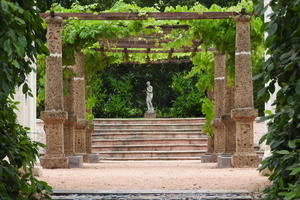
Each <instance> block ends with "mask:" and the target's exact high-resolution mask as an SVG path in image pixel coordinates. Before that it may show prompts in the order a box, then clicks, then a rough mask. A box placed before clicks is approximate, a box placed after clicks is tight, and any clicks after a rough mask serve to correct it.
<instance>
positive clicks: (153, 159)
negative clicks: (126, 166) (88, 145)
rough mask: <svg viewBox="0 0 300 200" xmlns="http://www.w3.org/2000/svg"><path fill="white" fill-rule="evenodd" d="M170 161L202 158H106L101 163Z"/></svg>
mask: <svg viewBox="0 0 300 200" xmlns="http://www.w3.org/2000/svg"><path fill="white" fill-rule="evenodd" d="M156 160H161V161H164V160H165V161H169V160H195V161H201V156H197V157H186V156H185V157H130V158H105V159H99V162H101V161H103V162H105V161H110V162H113V161H156Z"/></svg>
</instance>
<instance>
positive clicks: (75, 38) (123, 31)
mask: <svg viewBox="0 0 300 200" xmlns="http://www.w3.org/2000/svg"><path fill="white" fill-rule="evenodd" d="M95 8H96V4H92V5H88V6H80V5H78V4H76V3H75V4H73V5H72V6H71V8H70V9H66V8H63V7H62V6H60V5H59V4H54V5H53V7H52V10H53V11H55V12H56V13H59V12H94V9H95ZM242 8H245V9H246V12H247V13H252V12H253V2H252V1H250V0H242V1H241V2H240V3H238V4H237V5H236V6H232V7H228V8H222V7H220V6H218V5H212V6H211V7H210V8H206V7H205V6H203V5H201V4H199V3H196V4H195V5H194V6H192V7H187V6H176V7H165V8H164V12H199V13H202V12H217V11H220V12H222V11H235V12H240V11H241V9H242ZM159 11H160V8H159V7H157V6H156V7H155V8H153V7H144V8H141V7H139V6H137V5H136V4H126V3H124V2H123V1H118V2H116V3H115V4H114V6H113V7H112V8H111V9H109V10H106V11H104V12H138V13H139V14H140V15H146V13H147V12H159ZM161 25H188V26H189V27H190V29H188V30H185V31H183V30H173V31H172V32H171V33H170V34H167V35H165V36H164V38H161V39H172V41H173V42H170V43H166V44H164V45H163V47H164V49H170V48H174V49H180V48H182V47H183V46H189V47H192V45H193V40H203V43H202V44H201V46H200V47H201V48H202V49H203V53H197V54H196V56H195V57H194V58H192V61H193V64H194V67H193V68H192V70H191V72H190V73H189V74H188V75H187V76H186V77H185V78H187V79H190V78H195V77H196V78H198V82H197V84H196V87H197V88H198V89H199V90H200V91H202V92H203V93H207V92H208V91H209V90H211V89H212V86H213V70H214V69H213V56H211V55H210V54H209V53H207V52H206V49H208V48H210V47H214V48H216V49H217V50H218V51H220V52H222V53H225V54H226V55H227V56H226V57H227V69H228V70H229V72H230V73H229V77H228V79H227V80H229V81H228V84H232V80H233V77H234V76H233V74H234V70H233V69H234V58H235V56H234V52H235V22H234V20H233V19H223V20H166V21H165V20H155V19H152V18H148V19H147V20H128V21H126V20H117V21H97V20H87V21H84V20H76V19H68V20H66V24H65V25H64V27H63V47H64V48H63V63H64V64H65V65H70V64H74V52H75V51H78V50H81V51H83V52H84V53H85V55H86V61H85V68H86V72H87V73H88V76H89V77H87V80H94V79H95V78H96V77H95V76H97V74H98V73H99V72H101V71H102V70H103V69H104V68H105V67H106V66H108V65H110V64H114V63H115V64H119V63H122V62H123V61H124V59H125V58H124V55H123V53H109V52H106V53H105V56H103V54H102V55H101V53H100V52H96V51H95V50H94V48H99V42H98V41H99V40H107V41H108V40H111V39H120V38H124V37H128V36H134V37H137V38H139V35H141V34H143V35H147V34H150V33H153V32H156V33H160V32H162V30H161V28H160V27H159V26H161ZM149 26H154V27H155V28H148V27H149ZM140 39H142V38H140ZM251 39H252V55H253V57H252V58H253V64H254V69H257V68H260V66H261V62H262V58H263V55H264V46H263V22H262V19H261V18H260V17H257V16H252V19H251ZM110 45H113V44H110ZM147 56H148V57H149V58H150V60H152V61H154V60H159V59H166V58H167V57H168V54H151V53H150V54H148V55H147V54H140V53H139V54H130V55H129V59H130V61H133V62H134V61H138V62H145V61H146V59H147ZM173 57H175V58H178V59H180V58H184V57H191V53H174V54H173ZM204 63H205V64H204ZM254 71H255V70H254ZM256 71H259V70H256ZM210 101H211V100H209V99H205V100H203V102H205V104H206V109H205V112H206V113H205V114H206V115H207V116H210V118H212V117H213V110H212V109H213V106H212V105H213V104H212V102H210ZM207 123H209V122H207ZM207 126H208V130H209V129H210V128H211V127H209V126H210V124H207Z"/></svg>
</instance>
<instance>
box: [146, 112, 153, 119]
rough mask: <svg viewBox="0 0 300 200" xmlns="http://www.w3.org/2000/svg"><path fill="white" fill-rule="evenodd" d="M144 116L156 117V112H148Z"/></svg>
mask: <svg viewBox="0 0 300 200" xmlns="http://www.w3.org/2000/svg"><path fill="white" fill-rule="evenodd" d="M144 118H156V114H155V113H154V112H153V113H150V112H146V113H145V114H144Z"/></svg>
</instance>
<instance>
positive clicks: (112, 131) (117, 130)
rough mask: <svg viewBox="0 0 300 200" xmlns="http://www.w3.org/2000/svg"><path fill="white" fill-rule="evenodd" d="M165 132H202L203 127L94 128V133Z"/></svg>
mask: <svg viewBox="0 0 300 200" xmlns="http://www.w3.org/2000/svg"><path fill="white" fill-rule="evenodd" d="M144 132H148V133H165V132H197V133H202V131H201V129H198V128H190V129H94V133H144Z"/></svg>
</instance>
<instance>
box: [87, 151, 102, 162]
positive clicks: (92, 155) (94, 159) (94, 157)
mask: <svg viewBox="0 0 300 200" xmlns="http://www.w3.org/2000/svg"><path fill="white" fill-rule="evenodd" d="M86 162H87V163H98V162H99V156H98V155H97V154H95V153H89V154H87V160H86Z"/></svg>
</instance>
